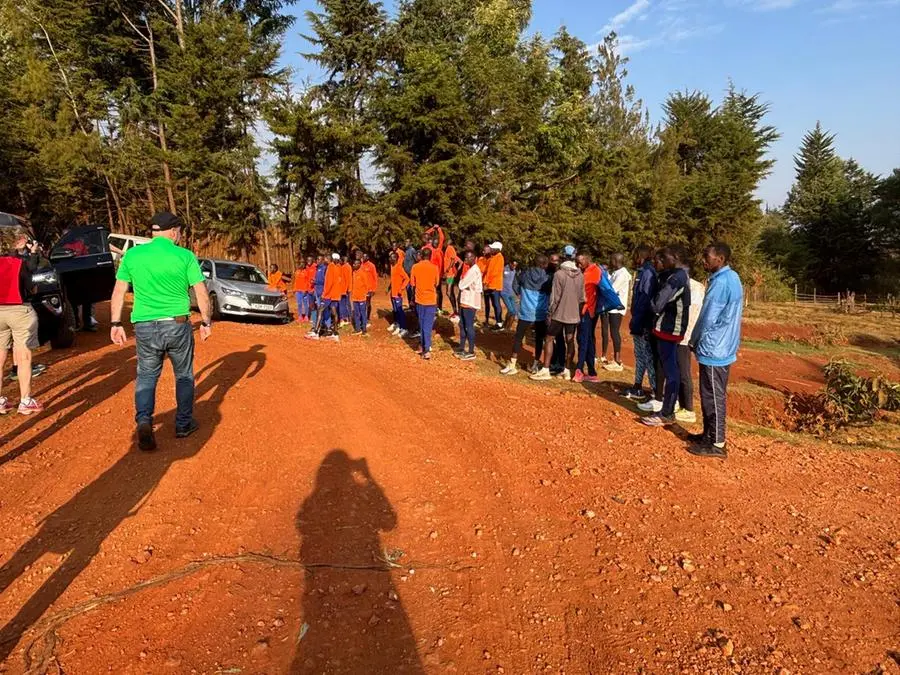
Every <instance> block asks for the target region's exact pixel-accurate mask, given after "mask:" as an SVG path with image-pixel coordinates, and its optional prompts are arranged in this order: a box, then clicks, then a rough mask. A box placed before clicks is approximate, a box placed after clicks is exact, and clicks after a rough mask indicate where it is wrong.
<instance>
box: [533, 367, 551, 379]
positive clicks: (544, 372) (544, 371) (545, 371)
mask: <svg viewBox="0 0 900 675" xmlns="http://www.w3.org/2000/svg"><path fill="white" fill-rule="evenodd" d="M529 379H532V380H535V381H536V382H547V381H548V380H552V379H553V376H552V375H551V374H550V369H549V368H541V369H540V370H539V371H537V372H536V373H534V374H533V375H531V377H530V378H529Z"/></svg>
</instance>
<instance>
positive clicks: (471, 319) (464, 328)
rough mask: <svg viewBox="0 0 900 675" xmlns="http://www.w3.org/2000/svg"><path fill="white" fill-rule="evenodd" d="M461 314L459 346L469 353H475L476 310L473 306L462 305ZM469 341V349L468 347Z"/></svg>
mask: <svg viewBox="0 0 900 675" xmlns="http://www.w3.org/2000/svg"><path fill="white" fill-rule="evenodd" d="M459 311H460V316H459V348H460V349H461V350H463V351H465V352H468V353H469V354H474V353H475V310H474V309H472V308H471V307H460V310H459ZM466 343H468V345H469V346H468V349H466Z"/></svg>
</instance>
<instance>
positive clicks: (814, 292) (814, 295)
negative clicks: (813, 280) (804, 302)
mask: <svg viewBox="0 0 900 675" xmlns="http://www.w3.org/2000/svg"><path fill="white" fill-rule="evenodd" d="M813 304H816V287H815V286H813Z"/></svg>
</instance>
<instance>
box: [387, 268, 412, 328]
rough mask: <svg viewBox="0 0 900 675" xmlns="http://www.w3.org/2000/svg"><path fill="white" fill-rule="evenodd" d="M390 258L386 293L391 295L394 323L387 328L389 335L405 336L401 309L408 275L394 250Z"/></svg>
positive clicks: (404, 324) (407, 284)
mask: <svg viewBox="0 0 900 675" xmlns="http://www.w3.org/2000/svg"><path fill="white" fill-rule="evenodd" d="M390 260H391V286H390V288H389V289H388V293H390V296H391V309H393V310H394V323H392V324H391V325H390V327H389V328H388V332H389V333H390V334H391V335H396V336H397V337H406V336H407V334H408V333H407V330H406V313H405V312H404V311H403V294H404V293H405V292H406V287H407V286H409V275H408V274H407V273H406V270H405V269H403V261H402V260H400V256H399V255H397V252H396V251H394V252H393V253H391V255H390Z"/></svg>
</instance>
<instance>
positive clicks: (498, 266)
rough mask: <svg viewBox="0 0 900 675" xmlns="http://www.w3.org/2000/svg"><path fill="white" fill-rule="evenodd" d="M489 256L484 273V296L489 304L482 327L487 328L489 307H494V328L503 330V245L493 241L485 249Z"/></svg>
mask: <svg viewBox="0 0 900 675" xmlns="http://www.w3.org/2000/svg"><path fill="white" fill-rule="evenodd" d="M487 248H488V250H489V251H490V255H489V256H488V258H487V265H486V267H485V272H484V295H485V299H486V300H488V301H489V303H485V306H484V325H485V326H487V325H488V322H489V321H490V307H489V304H492V305H493V306H494V321H495V322H496V323H495V325H494V328H495V329H496V330H501V329H502V328H503V315H502V314H501V310H500V293H502V292H503V266H504V260H503V254H502V253H501V252H500V251H502V250H503V244H501V243H500V242H499V241H495V242H494V243H493V244H491V245H490V246H488V247H487Z"/></svg>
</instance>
